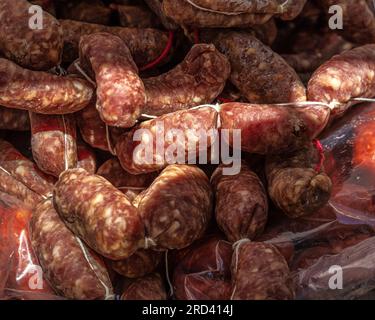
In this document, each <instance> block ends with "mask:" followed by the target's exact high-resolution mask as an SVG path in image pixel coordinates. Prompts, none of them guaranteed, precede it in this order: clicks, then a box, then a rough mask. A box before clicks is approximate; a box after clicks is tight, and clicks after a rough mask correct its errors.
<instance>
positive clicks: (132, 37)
mask: <svg viewBox="0 0 375 320" xmlns="http://www.w3.org/2000/svg"><path fill="white" fill-rule="evenodd" d="M59 21H60V23H61V26H62V28H63V31H64V52H63V61H64V62H66V63H71V62H73V61H74V60H75V59H76V58H77V57H78V51H79V50H78V48H79V40H80V38H81V37H82V36H84V35H89V34H92V33H98V32H107V33H111V34H113V35H115V36H118V37H120V38H121V39H122V40H123V41H124V42H125V44H126V45H127V46H128V47H129V50H130V52H131V54H132V57H133V58H134V61H135V63H136V64H137V66H140V67H143V66H145V65H147V64H148V63H150V62H151V61H154V60H155V59H156V58H158V57H159V56H160V55H161V53H162V52H163V50H164V48H165V47H166V46H167V42H168V34H167V32H164V31H160V30H157V29H150V28H146V29H140V28H123V27H108V26H103V25H99V24H93V23H86V22H80V21H73V20H59Z"/></svg>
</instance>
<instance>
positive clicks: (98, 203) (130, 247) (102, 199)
mask: <svg viewBox="0 0 375 320" xmlns="http://www.w3.org/2000/svg"><path fill="white" fill-rule="evenodd" d="M54 203H55V206H56V208H57V210H58V212H59V214H60V216H61V217H62V219H63V220H64V222H65V223H66V224H67V226H68V227H69V229H71V230H72V231H73V232H74V234H76V235H77V236H79V237H80V238H81V239H83V240H84V241H85V242H86V243H87V245H88V246H89V247H91V248H92V249H94V250H95V251H96V252H98V253H100V254H101V255H103V256H104V257H106V258H108V259H112V260H121V259H126V258H128V257H130V256H131V255H132V254H133V253H134V252H135V251H136V250H137V249H138V248H142V247H143V245H144V225H143V223H142V221H141V218H140V216H139V214H138V212H137V209H136V208H135V207H133V206H132V204H131V203H130V201H129V200H128V198H127V197H126V196H125V195H124V194H123V193H122V192H120V191H119V190H117V189H116V188H115V187H114V186H113V185H111V184H110V183H109V182H108V181H107V180H105V179H104V178H102V177H100V176H98V175H92V174H89V173H88V172H86V171H85V170H84V169H70V170H66V171H64V172H63V173H62V174H61V175H60V178H59V181H58V182H57V183H56V186H55V189H54Z"/></svg>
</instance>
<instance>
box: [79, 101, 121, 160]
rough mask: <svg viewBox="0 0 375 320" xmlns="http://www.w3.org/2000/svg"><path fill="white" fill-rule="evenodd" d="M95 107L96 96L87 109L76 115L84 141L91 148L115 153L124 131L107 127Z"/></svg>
mask: <svg viewBox="0 0 375 320" xmlns="http://www.w3.org/2000/svg"><path fill="white" fill-rule="evenodd" d="M95 105H96V97H95V96H94V97H93V99H92V100H91V102H90V103H89V105H88V106H87V107H86V108H84V109H82V110H81V111H79V112H78V113H76V119H77V125H78V128H79V131H80V133H81V136H82V138H83V140H84V141H85V142H86V143H87V144H89V145H90V146H91V147H93V148H97V149H100V150H104V151H109V152H111V153H114V150H113V149H114V147H115V141H117V138H118V137H119V136H120V135H121V134H122V133H123V129H122V128H115V127H109V126H106V124H105V123H104V122H103V121H102V119H101V118H100V115H99V112H98V110H96V107H95Z"/></svg>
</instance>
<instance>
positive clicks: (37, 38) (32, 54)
mask: <svg viewBox="0 0 375 320" xmlns="http://www.w3.org/2000/svg"><path fill="white" fill-rule="evenodd" d="M31 6H32V5H31V4H30V3H29V2H27V1H25V0H2V1H1V3H0V20H1V24H0V34H1V38H0V52H2V53H3V54H4V55H5V57H6V58H8V59H10V60H13V61H15V62H16V63H17V64H19V65H21V66H23V67H25V68H30V69H34V70H48V69H50V68H52V67H54V66H56V65H58V64H59V63H60V60H61V54H62V49H63V38H62V29H61V26H60V24H59V23H58V21H57V20H56V19H55V18H54V17H53V16H51V15H50V14H48V13H47V12H44V11H43V13H42V21H41V22H42V23H43V25H42V29H33V28H30V26H29V22H31V23H32V22H33V19H32V17H33V15H35V12H32V13H30V12H29V9H30V7H31ZM39 19H40V18H39ZM39 22H40V21H39Z"/></svg>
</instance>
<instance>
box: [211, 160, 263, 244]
mask: <svg viewBox="0 0 375 320" xmlns="http://www.w3.org/2000/svg"><path fill="white" fill-rule="evenodd" d="M211 184H212V185H213V187H214V191H215V197H216V210H215V214H216V222H217V224H218V225H219V227H220V229H221V230H223V232H224V233H225V235H226V237H227V239H228V240H229V241H231V242H236V241H238V240H241V239H243V238H249V239H254V238H255V237H257V236H259V235H260V234H261V233H262V232H263V230H264V228H265V226H266V223H267V216H268V201H267V195H266V192H265V189H264V186H263V184H262V182H261V181H260V179H259V178H258V176H257V175H256V174H255V173H254V172H253V171H251V170H250V168H249V167H248V166H247V165H246V164H245V163H243V164H242V166H241V171H240V173H238V174H236V175H231V176H230V175H223V166H222V165H221V166H219V167H218V168H217V169H216V170H215V171H214V173H213V175H212V177H211Z"/></svg>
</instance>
